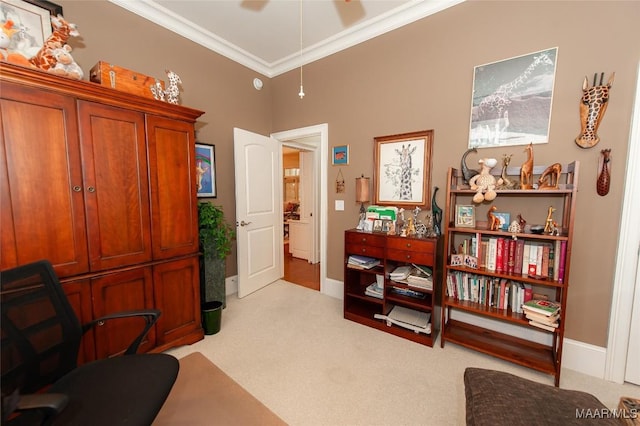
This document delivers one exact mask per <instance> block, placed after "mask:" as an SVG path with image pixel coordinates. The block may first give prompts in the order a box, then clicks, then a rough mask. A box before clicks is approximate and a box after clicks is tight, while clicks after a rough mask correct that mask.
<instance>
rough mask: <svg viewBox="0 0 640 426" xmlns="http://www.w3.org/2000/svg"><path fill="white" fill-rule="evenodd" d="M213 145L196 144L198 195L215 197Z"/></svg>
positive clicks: (214, 156)
mask: <svg viewBox="0 0 640 426" xmlns="http://www.w3.org/2000/svg"><path fill="white" fill-rule="evenodd" d="M215 153H216V151H215V146H214V145H203V144H198V143H197V144H196V177H197V180H196V182H197V184H198V197H207V198H216V197H217V194H216V155H215Z"/></svg>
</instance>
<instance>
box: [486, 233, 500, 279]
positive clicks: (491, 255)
mask: <svg viewBox="0 0 640 426" xmlns="http://www.w3.org/2000/svg"><path fill="white" fill-rule="evenodd" d="M497 251H498V239H497V238H495V237H491V238H489V242H488V247H487V271H490V272H495V270H496V254H497Z"/></svg>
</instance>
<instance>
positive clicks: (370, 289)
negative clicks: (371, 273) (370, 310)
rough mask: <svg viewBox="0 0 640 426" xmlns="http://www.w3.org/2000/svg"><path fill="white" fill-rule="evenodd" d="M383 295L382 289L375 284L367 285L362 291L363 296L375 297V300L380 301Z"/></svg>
mask: <svg viewBox="0 0 640 426" xmlns="http://www.w3.org/2000/svg"><path fill="white" fill-rule="evenodd" d="M383 293H384V292H383V289H382V287H381V286H379V285H378V283H377V282H375V283H373V284H370V285H368V286H367V288H366V289H365V290H364V294H366V295H367V296H371V297H375V298H376V299H382V295H383Z"/></svg>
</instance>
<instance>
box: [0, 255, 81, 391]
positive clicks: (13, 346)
mask: <svg viewBox="0 0 640 426" xmlns="http://www.w3.org/2000/svg"><path fill="white" fill-rule="evenodd" d="M0 283H1V297H2V305H1V311H0V312H1V315H2V318H1V321H2V324H1V326H2V354H1V355H2V360H1V363H2V395H3V397H4V396H6V395H9V394H11V393H13V392H14V391H15V390H16V389H18V390H19V392H20V393H21V394H22V393H30V392H35V391H38V390H39V389H42V388H43V387H46V386H47V385H49V384H51V383H53V382H55V381H56V380H57V379H59V378H60V377H62V376H64V375H65V374H67V373H68V372H70V371H71V370H73V369H75V368H76V366H77V359H78V351H79V348H80V340H81V338H82V328H81V325H80V322H79V321H78V318H77V317H76V315H75V313H74V311H73V308H72V307H71V305H70V304H69V301H68V300H67V297H66V295H65V293H64V291H63V289H62V286H61V284H60V282H59V281H58V278H57V276H56V274H55V272H54V271H53V267H52V266H51V263H49V262H48V261H46V260H43V261H39V262H35V263H31V264H28V265H24V266H19V267H17V268H14V269H11V270H7V271H2V272H0Z"/></svg>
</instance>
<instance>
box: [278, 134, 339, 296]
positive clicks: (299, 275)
mask: <svg viewBox="0 0 640 426" xmlns="http://www.w3.org/2000/svg"><path fill="white" fill-rule="evenodd" d="M271 137H273V138H274V139H276V140H277V141H279V143H280V151H281V155H284V152H288V151H289V150H291V149H293V150H294V151H295V152H299V153H300V157H301V163H302V164H301V167H300V173H301V174H304V173H305V170H306V171H309V170H312V171H313V172H312V173H310V175H309V176H306V177H307V178H306V179H305V176H302V179H301V181H300V191H301V192H300V193H301V194H304V195H302V196H303V197H304V196H306V197H307V200H305V201H303V204H301V210H300V212H299V213H300V215H301V219H302V218H304V219H306V220H308V223H309V225H308V229H307V231H308V233H307V235H308V241H309V253H308V259H305V260H298V259H295V257H294V256H287V253H284V254H285V256H284V257H286V259H285V260H284V262H283V268H282V269H283V270H282V276H285V263H287V267H292V269H290V270H287V274H286V278H285V279H287V278H288V279H287V280H288V281H289V280H291V282H295V281H301V282H302V281H305V282H309V281H311V282H312V283H313V284H309V286H311V285H313V286H314V287H315V288H316V289H317V290H320V292H321V293H325V294H329V293H331V289H329V288H327V285H326V270H327V269H326V247H327V242H326V226H327V184H326V181H327V177H326V176H327V158H328V125H327V124H320V125H316V126H309V127H304V128H299V129H293V130H288V131H284V132H278V133H274V134H272V135H271ZM289 152H290V151H289ZM283 164H284V162H283ZM282 177H283V183H284V178H285V175H284V167H283V173H282ZM284 190H285V188H284V187H283V192H284ZM282 197H283V198H282V199H281V203H282V205H283V218H284V212H285V207H286V206H285V205H284V203H285V201H286V200H285V195H284V194H283V196H282ZM307 201H308V202H307ZM290 226H291V224H290V225H289V227H290ZM322 230H325V231H324V232H322ZM283 231H284V229H283ZM289 233H291V228H290V230H289ZM283 235H284V232H283ZM291 243H292V241H291V240H290V241H289V244H291ZM284 246H285V239H284V237H283V251H284V250H285V247H284ZM292 258H293V259H292ZM298 268H302V269H298ZM306 271H310V272H306ZM308 274H312V275H311V277H312V279H311V280H308V279H305V278H303V277H305V276H307V275H308ZM316 277H317V278H316ZM301 285H305V284H301ZM305 286H307V285H305Z"/></svg>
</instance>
